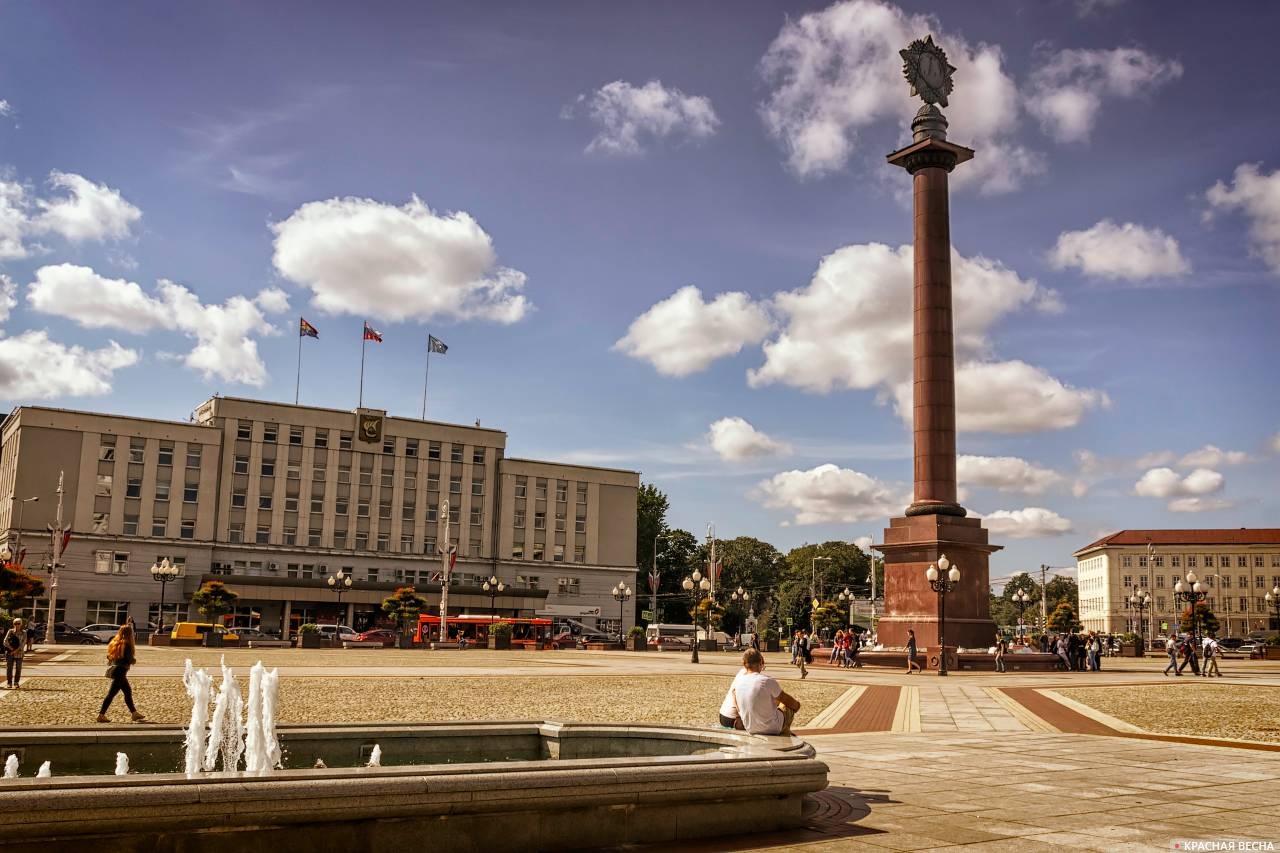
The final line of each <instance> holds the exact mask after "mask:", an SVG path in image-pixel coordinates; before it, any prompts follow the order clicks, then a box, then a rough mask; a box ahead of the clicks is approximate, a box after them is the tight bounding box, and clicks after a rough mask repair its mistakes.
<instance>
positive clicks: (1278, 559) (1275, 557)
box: [1271, 554, 1280, 569]
mask: <svg viewBox="0 0 1280 853" xmlns="http://www.w3.org/2000/svg"><path fill="white" fill-rule="evenodd" d="M1271 568H1273V569H1280V554H1272V555H1271Z"/></svg>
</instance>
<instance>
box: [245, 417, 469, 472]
mask: <svg viewBox="0 0 1280 853" xmlns="http://www.w3.org/2000/svg"><path fill="white" fill-rule="evenodd" d="M279 436H280V425H279V424H273V423H266V424H263V425H262V443H263V444H276V443H278V442H279ZM236 438H237V439H239V440H242V441H252V440H253V421H237V422H236ZM302 440H303V428H302V427H300V426H291V427H289V444H290V445H291V446H293V447H301V446H302ZM396 442H397V439H396V437H395V436H386V437H384V438H383V439H382V452H383V454H384V455H387V456H393V455H395V452H396ZM312 446H313V447H316V448H319V449H321V450H323V449H327V448H328V447H329V430H327V429H321V428H316V430H315V433H314V434H313V437H312ZM351 446H352V434H351V433H350V432H347V431H345V430H339V431H338V449H339V450H350V449H351ZM420 446H421V445H420V442H419V440H418V439H416V438H406V439H405V440H404V455H405V456H408V457H410V458H414V457H417V455H418V451H419V448H420ZM443 449H444V443H443V442H439V441H429V442H427V458H428V459H440V458H441V455H442V453H443ZM465 452H466V446H465V445H462V444H452V445H449V459H450V461H452V462H461V461H462V460H463V454H464V453H465ZM471 461H472V462H473V463H475V464H476V465H483V464H484V462H485V448H483V447H473V448H472V449H471Z"/></svg>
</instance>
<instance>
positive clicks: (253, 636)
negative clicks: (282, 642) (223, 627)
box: [231, 628, 276, 643]
mask: <svg viewBox="0 0 1280 853" xmlns="http://www.w3.org/2000/svg"><path fill="white" fill-rule="evenodd" d="M231 630H233V631H235V632H236V635H237V636H238V637H239V638H240V642H242V643H245V642H248V641H249V640H274V639H276V637H275V636H274V635H272V634H269V633H267V632H266V631H264V630H262V629H261V628H232V629H231Z"/></svg>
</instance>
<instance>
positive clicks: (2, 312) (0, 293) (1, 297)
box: [0, 273, 18, 324]
mask: <svg viewBox="0 0 1280 853" xmlns="http://www.w3.org/2000/svg"><path fill="white" fill-rule="evenodd" d="M17 292H18V285H17V283H15V282H14V281H13V279H11V278H9V276H7V275H5V274H3V273H0V324H3V323H6V322H8V320H9V313H10V312H11V311H13V308H14V306H15V305H17V304H18V298H17Z"/></svg>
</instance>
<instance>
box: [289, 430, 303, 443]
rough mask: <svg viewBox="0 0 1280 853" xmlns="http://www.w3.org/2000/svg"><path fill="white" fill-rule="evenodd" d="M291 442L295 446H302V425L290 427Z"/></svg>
mask: <svg viewBox="0 0 1280 853" xmlns="http://www.w3.org/2000/svg"><path fill="white" fill-rule="evenodd" d="M289 444H291V445H293V446H294V447H301V446H302V427H289Z"/></svg>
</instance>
